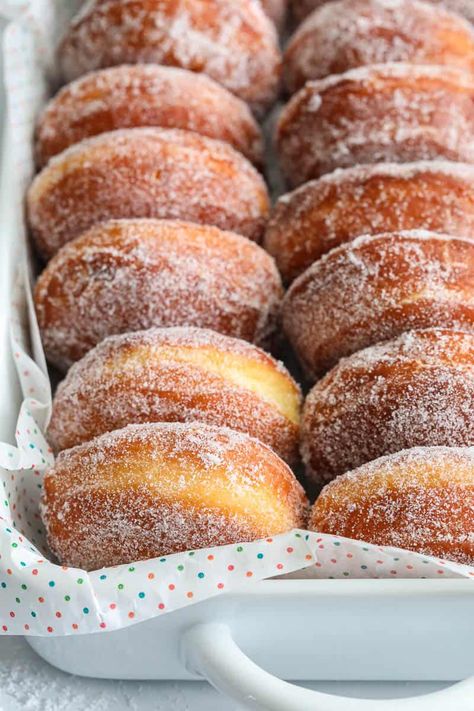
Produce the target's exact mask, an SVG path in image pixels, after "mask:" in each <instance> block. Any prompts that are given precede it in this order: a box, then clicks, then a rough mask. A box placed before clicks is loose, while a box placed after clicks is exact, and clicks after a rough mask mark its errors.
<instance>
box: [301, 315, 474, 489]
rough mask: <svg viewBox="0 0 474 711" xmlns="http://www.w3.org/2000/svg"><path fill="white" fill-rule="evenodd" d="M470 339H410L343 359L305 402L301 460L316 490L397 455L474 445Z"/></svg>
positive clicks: (437, 334)
mask: <svg viewBox="0 0 474 711" xmlns="http://www.w3.org/2000/svg"><path fill="white" fill-rule="evenodd" d="M473 415H474V334H473V333H465V332H462V331H452V330H440V329H429V330H426V331H410V332H409V333H405V334H403V335H402V336H400V337H399V338H397V339H396V340H393V341H388V342H386V343H381V344H378V345H376V346H372V347H371V348H366V349H365V350H362V351H359V352H358V353H354V354H353V355H352V356H350V357H349V358H344V359H343V360H341V361H339V363H338V364H337V365H336V366H335V367H334V368H333V369H332V370H331V371H329V373H327V375H326V376H325V377H324V378H323V379H322V380H320V381H319V382H317V383H316V385H315V386H314V388H313V389H312V390H311V392H310V393H309V395H308V397H307V398H306V402H305V405H304V411H303V419H302V455H303V460H304V462H305V465H306V473H307V476H308V477H309V478H310V479H312V480H314V481H317V482H319V483H321V482H322V483H325V482H328V481H331V480H332V479H334V478H335V477H336V476H338V475H339V474H343V473H344V472H346V471H349V470H350V469H354V468H355V467H358V466H360V465H361V464H364V463H365V462H369V461H371V460H372V459H376V458H377V457H380V456H382V455H384V454H390V453H392V452H397V451H400V450H402V449H408V448H410V447H418V446H437V445H446V446H464V445H474V417H473Z"/></svg>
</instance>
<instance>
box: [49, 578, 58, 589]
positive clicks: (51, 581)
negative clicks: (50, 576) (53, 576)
mask: <svg viewBox="0 0 474 711" xmlns="http://www.w3.org/2000/svg"><path fill="white" fill-rule="evenodd" d="M48 585H49V587H50V588H54V586H55V585H56V583H55V582H54V580H50V581H49V583H48Z"/></svg>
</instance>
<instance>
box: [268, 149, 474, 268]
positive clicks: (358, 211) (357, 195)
mask: <svg viewBox="0 0 474 711" xmlns="http://www.w3.org/2000/svg"><path fill="white" fill-rule="evenodd" d="M411 229H425V230H432V231H434V232H444V233H446V234H450V235H460V236H466V237H471V236H472V235H474V166H473V165H469V164H467V163H451V162H449V161H421V162H419V163H405V164H401V163H391V164H390V163H377V164H375V165H362V166H356V167H354V168H346V169H345V170H342V169H341V170H336V171H335V172H334V173H330V174H328V175H324V176H323V177H322V178H319V180H312V181H310V182H309V183H305V184H304V185H302V186H300V187H299V188H297V189H296V190H294V191H293V192H292V193H289V194H287V195H283V196H282V197H281V198H280V199H279V200H278V201H277V203H276V205H275V207H274V209H273V212H272V215H271V217H270V220H269V222H268V224H267V229H266V232H265V241H264V246H265V249H266V250H267V251H268V252H270V254H272V255H273V256H274V258H275V260H276V263H277V265H278V268H279V270H280V272H281V274H282V276H283V279H284V280H285V281H286V282H290V281H292V280H293V279H294V278H295V277H297V276H299V274H301V273H302V272H303V271H304V270H305V269H306V268H307V267H309V266H310V265H311V264H312V263H313V262H315V261H316V260H317V259H319V258H320V257H321V256H322V255H323V254H325V253H326V252H328V251H329V250H330V249H333V247H337V246H339V245H340V244H342V243H344V242H349V241H350V240H351V239H354V237H358V236H359V235H363V234H378V233H380V232H398V231H399V230H411Z"/></svg>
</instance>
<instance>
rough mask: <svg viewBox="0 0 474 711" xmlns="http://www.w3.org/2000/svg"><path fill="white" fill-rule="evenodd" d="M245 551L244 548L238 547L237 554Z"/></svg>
mask: <svg viewBox="0 0 474 711" xmlns="http://www.w3.org/2000/svg"><path fill="white" fill-rule="evenodd" d="M243 550H244V549H243V548H242V546H238V547H237V548H236V551H237V553H242V551H243Z"/></svg>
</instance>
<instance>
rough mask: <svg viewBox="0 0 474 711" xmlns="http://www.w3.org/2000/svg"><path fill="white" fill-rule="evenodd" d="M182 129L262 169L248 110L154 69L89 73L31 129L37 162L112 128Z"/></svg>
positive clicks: (170, 71) (197, 78)
mask: <svg viewBox="0 0 474 711" xmlns="http://www.w3.org/2000/svg"><path fill="white" fill-rule="evenodd" d="M139 126H159V127H162V128H183V129H187V130H190V131H196V133H199V134H201V135H202V136H208V137H209V138H217V139H219V140H222V141H225V142H226V143H229V144H230V145H231V146H233V147H234V148H235V149H236V150H238V151H240V152H241V153H243V154H244V155H245V156H246V157H247V158H248V159H249V160H251V161H252V162H253V163H255V164H256V165H262V157H263V140H262V135H261V131H260V129H259V127H258V125H257V123H256V121H255V119H254V118H253V116H252V114H251V112H250V109H249V108H248V106H247V104H245V103H244V102H243V101H241V100H240V99H238V98H237V97H236V96H234V95H233V94H231V93H230V92H228V91H227V90H226V89H224V87H222V86H220V85H219V84H217V83H216V82H215V81H213V80H212V79H210V78H209V77H207V76H206V75H205V74H195V73H194V72H188V71H185V70H184V69H176V68H174V67H160V66H158V65H154V64H138V65H122V66H119V67H111V68H110V69H102V70H100V71H97V72H90V73H89V74H86V75H85V76H84V77H81V78H80V79H77V80H76V81H74V82H72V83H71V84H68V85H67V86H65V87H64V88H63V89H61V91H60V92H59V93H58V94H57V95H56V96H55V97H54V98H53V99H51V101H50V102H49V103H48V104H47V106H46V108H45V110H44V111H43V113H42V114H41V116H40V119H39V121H38V125H37V128H36V151H35V152H36V162H37V164H38V165H39V166H40V167H43V166H44V165H45V164H46V163H47V162H48V160H49V159H50V158H51V157H52V156H54V155H57V154H58V153H60V152H61V151H63V150H64V149H66V148H68V147H69V146H71V145H72V144H73V143H79V141H82V140H83V139H84V138H90V137H91V136H95V135H97V134H99V133H106V132H107V131H113V130H114V129H117V128H136V127H139Z"/></svg>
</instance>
